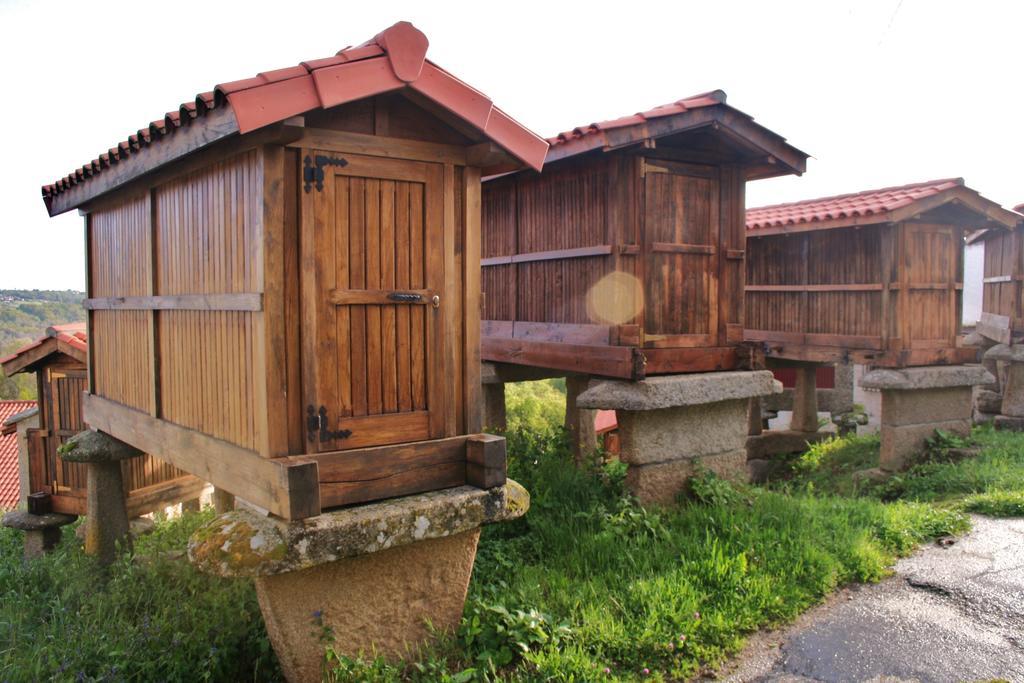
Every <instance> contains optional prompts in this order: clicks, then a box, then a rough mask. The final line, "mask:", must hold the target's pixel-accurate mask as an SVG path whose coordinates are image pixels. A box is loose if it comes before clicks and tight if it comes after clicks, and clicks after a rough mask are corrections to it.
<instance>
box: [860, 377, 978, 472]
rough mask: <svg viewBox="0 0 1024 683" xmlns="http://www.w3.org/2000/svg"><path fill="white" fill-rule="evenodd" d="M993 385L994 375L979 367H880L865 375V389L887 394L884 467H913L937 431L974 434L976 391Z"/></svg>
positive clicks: (884, 399) (881, 463)
mask: <svg viewBox="0 0 1024 683" xmlns="http://www.w3.org/2000/svg"><path fill="white" fill-rule="evenodd" d="M991 381H992V375H990V374H989V373H988V372H987V371H986V370H985V368H983V367H982V366H980V365H946V366H942V365H935V366H925V367H916V368H904V369H900V370H890V369H875V370H872V371H870V372H868V373H867V374H865V375H864V376H863V377H862V378H861V381H860V384H861V386H862V387H863V388H865V389H877V390H879V391H880V392H881V393H882V416H881V422H882V450H881V457H880V459H879V466H880V469H881V470H882V471H884V472H897V471H900V470H903V469H906V468H907V467H909V466H910V465H912V464H913V463H914V460H915V458H916V457H917V456H919V455H920V453H921V452H922V450H923V448H924V442H925V440H926V439H927V438H928V437H930V436H932V435H933V434H934V433H935V430H937V429H941V430H943V431H946V432H952V433H954V434H961V435H964V436H966V435H967V434H969V433H970V431H971V412H972V409H973V406H972V388H973V387H974V386H975V385H978V384H987V383H989V382H991Z"/></svg>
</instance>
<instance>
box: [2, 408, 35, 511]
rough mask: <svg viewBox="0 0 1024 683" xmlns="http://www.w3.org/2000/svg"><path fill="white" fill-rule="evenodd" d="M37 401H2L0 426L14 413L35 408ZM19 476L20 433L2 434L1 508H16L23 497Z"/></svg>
mask: <svg viewBox="0 0 1024 683" xmlns="http://www.w3.org/2000/svg"><path fill="white" fill-rule="evenodd" d="M35 407H36V402H35V401H0V427H2V426H3V424H4V422H6V421H7V419H8V418H10V417H11V416H13V415H17V414H18V413H21V412H24V411H26V410H29V409H30V408H35ZM20 482H21V480H20V478H19V476H18V434H17V432H14V433H12V434H8V435H6V436H4V435H2V434H0V510H9V509H11V508H14V507H15V506H16V505H17V504H18V502H19V499H20V498H21V483H20Z"/></svg>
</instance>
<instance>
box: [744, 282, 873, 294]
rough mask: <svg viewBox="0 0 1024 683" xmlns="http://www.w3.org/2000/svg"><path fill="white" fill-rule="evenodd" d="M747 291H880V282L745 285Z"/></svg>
mask: <svg viewBox="0 0 1024 683" xmlns="http://www.w3.org/2000/svg"><path fill="white" fill-rule="evenodd" d="M746 291H748V292H880V291H882V284H881V283H878V282H875V283H864V284H846V285H747V286H746Z"/></svg>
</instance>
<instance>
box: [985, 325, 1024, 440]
mask: <svg viewBox="0 0 1024 683" xmlns="http://www.w3.org/2000/svg"><path fill="white" fill-rule="evenodd" d="M983 362H985V363H988V364H990V365H991V364H997V365H1000V366H1005V373H1006V379H1005V381H1004V382H1003V383H1002V395H1001V396H999V397H998V398H999V401H998V407H999V410H998V414H997V415H994V416H993V422H994V423H995V426H996V429H1008V430H1012V431H1017V432H1020V431H1024V344H997V345H995V346H993V347H992V348H990V349H989V350H988V351H986V352H985V355H984V357H983ZM994 398H995V397H991V396H988V395H984V394H982V395H979V399H981V400H984V399H989V400H990V403H991V404H990V405H988V406H983V407H988V408H994V407H996V401H995V400H992V399H994ZM979 409H980V407H979Z"/></svg>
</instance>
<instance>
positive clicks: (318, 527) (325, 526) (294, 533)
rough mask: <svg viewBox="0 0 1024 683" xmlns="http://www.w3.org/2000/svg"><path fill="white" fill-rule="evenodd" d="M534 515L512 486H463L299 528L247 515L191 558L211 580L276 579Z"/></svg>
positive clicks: (227, 522) (214, 531)
mask: <svg viewBox="0 0 1024 683" xmlns="http://www.w3.org/2000/svg"><path fill="white" fill-rule="evenodd" d="M529 508H530V494H529V493H527V491H526V489H524V488H523V487H522V486H521V485H520V484H518V483H516V482H515V481H513V480H511V479H509V480H508V481H507V482H506V483H505V485H504V486H497V487H495V488H493V489H486V490H484V489H478V488H476V487H473V486H459V487H456V488H451V489H444V490H442V491H431V492H430V493H423V494H419V495H413V496H405V497H403V498H395V499H392V500H385V501H381V502H377V503H370V504H368V505H360V506H356V507H351V508H344V509H341V510H332V511H330V512H325V513H323V514H320V515H317V516H315V517H310V518H308V519H302V520H296V521H292V522H287V521H285V520H282V519H278V518H276V517H266V516H261V515H258V514H256V513H255V512H252V511H250V510H247V509H240V510H235V511H233V512H228V513H226V514H223V515H221V516H220V517H217V518H216V519H214V520H213V521H212V522H210V523H209V524H207V525H206V526H204V527H202V528H200V529H199V530H197V531H196V532H195V533H194V534H193V535H192V538H191V539H190V540H189V544H188V557H189V559H190V560H191V561H192V563H193V564H194V565H195V566H196V567H197V568H198V569H200V570H201V571H204V572H207V573H209V574H216V575H218V576H270V575H274V574H282V573H285V572H291V571H297V570H300V569H307V568H309V567H315V566H317V565H321V564H325V563H327V562H335V561H337V560H340V559H343V558H346V557H355V556H357V555H367V554H370V553H375V552H378V551H380V550H386V549H388V548H393V547H396V546H401V545H408V544H410V543H415V542H417V541H424V540H427V539H431V538H441V537H444V536H454V535H455V534H460V533H463V532H466V531H472V530H473V529H476V528H477V527H480V526H482V525H484V524H493V523H496V522H503V521H507V520H512V519H516V518H517V517H522V516H523V515H524V514H526V511H527V510H528V509H529Z"/></svg>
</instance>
